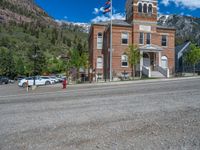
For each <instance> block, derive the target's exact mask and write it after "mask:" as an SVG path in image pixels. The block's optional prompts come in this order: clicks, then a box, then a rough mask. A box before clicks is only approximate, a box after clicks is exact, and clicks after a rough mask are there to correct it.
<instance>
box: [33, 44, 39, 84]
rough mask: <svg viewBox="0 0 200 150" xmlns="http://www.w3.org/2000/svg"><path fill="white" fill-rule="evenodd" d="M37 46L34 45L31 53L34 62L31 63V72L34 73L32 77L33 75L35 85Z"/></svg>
mask: <svg viewBox="0 0 200 150" xmlns="http://www.w3.org/2000/svg"><path fill="white" fill-rule="evenodd" d="M37 48H38V47H37V46H35V45H34V55H33V59H34V60H33V61H34V64H33V72H34V73H33V74H34V77H33V85H34V86H35V76H36V58H37Z"/></svg>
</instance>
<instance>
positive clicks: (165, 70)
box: [157, 66, 169, 78]
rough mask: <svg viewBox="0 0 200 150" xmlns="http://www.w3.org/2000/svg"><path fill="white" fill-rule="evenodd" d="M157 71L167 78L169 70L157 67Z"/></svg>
mask: <svg viewBox="0 0 200 150" xmlns="http://www.w3.org/2000/svg"><path fill="white" fill-rule="evenodd" d="M157 69H158V71H159V72H160V73H161V74H163V75H164V76H165V77H166V78H169V69H168V68H162V67H161V66H157Z"/></svg>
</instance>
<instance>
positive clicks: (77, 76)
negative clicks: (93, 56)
mask: <svg viewBox="0 0 200 150" xmlns="http://www.w3.org/2000/svg"><path fill="white" fill-rule="evenodd" d="M79 70H80V69H79V68H77V69H76V71H77V72H76V82H78V80H79V76H80V75H79Z"/></svg>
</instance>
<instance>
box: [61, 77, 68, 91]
mask: <svg viewBox="0 0 200 150" xmlns="http://www.w3.org/2000/svg"><path fill="white" fill-rule="evenodd" d="M62 84H63V89H66V88H67V79H66V78H65V79H64V80H63V82H62Z"/></svg>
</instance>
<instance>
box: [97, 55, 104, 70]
mask: <svg viewBox="0 0 200 150" xmlns="http://www.w3.org/2000/svg"><path fill="white" fill-rule="evenodd" d="M102 68H103V58H102V57H101V56H99V57H98V58H97V69H102Z"/></svg>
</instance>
